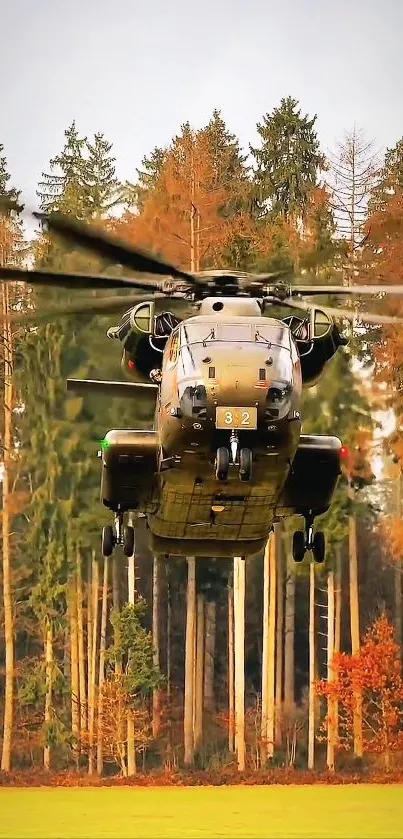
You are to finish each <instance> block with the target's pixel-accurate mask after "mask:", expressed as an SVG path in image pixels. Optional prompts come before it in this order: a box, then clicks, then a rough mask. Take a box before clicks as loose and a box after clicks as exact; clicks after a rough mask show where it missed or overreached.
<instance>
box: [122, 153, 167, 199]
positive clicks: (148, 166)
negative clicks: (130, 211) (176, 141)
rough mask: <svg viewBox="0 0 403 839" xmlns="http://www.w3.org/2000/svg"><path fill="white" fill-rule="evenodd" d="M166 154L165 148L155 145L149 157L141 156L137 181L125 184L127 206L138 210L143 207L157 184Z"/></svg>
mask: <svg viewBox="0 0 403 839" xmlns="http://www.w3.org/2000/svg"><path fill="white" fill-rule="evenodd" d="M166 155H167V151H166V149H161V148H159V147H158V146H156V147H155V149H154V150H153V151H152V152H151V154H150V156H149V157H143V159H142V161H141V165H142V168H141V169H137V170H136V171H137V176H138V178H137V183H136V184H130V183H127V184H126V187H125V192H126V201H127V203H128V205H129V206H132V207H135V208H136V209H137V210H138V211H139V212H141V211H142V209H143V208H144V204H145V202H146V200H147V197H148V195H149V193H150V192H151V191H152V190H153V189H154V188H155V186H156V185H157V182H158V178H159V176H160V174H161V170H162V167H163V165H164V163H165V159H166Z"/></svg>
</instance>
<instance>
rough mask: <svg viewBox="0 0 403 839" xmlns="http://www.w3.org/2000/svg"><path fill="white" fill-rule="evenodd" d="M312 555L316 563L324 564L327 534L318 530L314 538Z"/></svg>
mask: <svg viewBox="0 0 403 839" xmlns="http://www.w3.org/2000/svg"><path fill="white" fill-rule="evenodd" d="M312 553H313V558H314V560H315V562H324V560H325V555H326V546H325V534H324V533H322V531H321V530H318V532H317V533H315V535H314V537H313V543H312Z"/></svg>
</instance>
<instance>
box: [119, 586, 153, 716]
mask: <svg viewBox="0 0 403 839" xmlns="http://www.w3.org/2000/svg"><path fill="white" fill-rule="evenodd" d="M144 613H145V602H144V600H142V598H138V599H137V600H136V602H135V603H134V604H130V603H127V604H126V605H125V606H124V607H123V609H121V611H120V612H117V611H114V612H112V615H111V623H112V626H113V629H114V637H115V644H114V646H113V647H112V648H111V650H109V651H108V661H109V663H112V662H113V664H114V666H116V664H120V665H123V666H124V672H125V676H126V679H125V681H126V689H127V691H128V693H129V694H130V695H131V696H132V699H133V700H136V699H138V698H139V696H140V695H147V694H149V693H150V692H151V691H152V690H153V689H154V688H156V687H158V686H159V685H160V684H161V675H160V673H159V672H158V671H157V670H156V669H155V667H154V664H153V641H152V634H151V632H148V631H147V630H146V629H145V628H144V627H143V626H142V623H141V619H142V618H143V617H144Z"/></svg>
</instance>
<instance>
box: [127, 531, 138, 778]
mask: <svg viewBox="0 0 403 839" xmlns="http://www.w3.org/2000/svg"><path fill="white" fill-rule="evenodd" d="M129 524H130V526H131V527H133V520H132V518H131V517H130V520H129ZM135 550H136V549H134V551H133V554H132V556H129V560H128V565H127V593H128V594H127V599H128V602H129V603H130V604H131V605H132V606H134V603H135V599H136V564H135ZM127 774H128V775H130V776H132V775H135V774H136V745H135V737H134V712H133V710H132V709H130V710H129V711H128V714H127Z"/></svg>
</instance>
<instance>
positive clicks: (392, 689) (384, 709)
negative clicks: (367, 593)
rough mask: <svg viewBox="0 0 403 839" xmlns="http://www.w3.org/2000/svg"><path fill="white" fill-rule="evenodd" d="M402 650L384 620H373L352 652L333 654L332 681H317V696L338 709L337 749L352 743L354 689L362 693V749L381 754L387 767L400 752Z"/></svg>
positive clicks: (402, 746)
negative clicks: (394, 753)
mask: <svg viewBox="0 0 403 839" xmlns="http://www.w3.org/2000/svg"><path fill="white" fill-rule="evenodd" d="M400 655H401V650H400V647H399V645H398V644H397V643H396V642H395V640H394V629H393V627H392V626H391V625H390V624H389V622H388V620H387V618H386V617H385V616H382V617H380V618H378V619H377V620H376V621H375V622H374V624H373V626H372V627H371V628H370V629H369V631H368V632H367V634H366V636H365V638H364V643H363V645H362V647H361V650H360V652H359V653H358V654H356V655H350V654H347V653H339V654H337V655H335V656H334V659H333V669H334V672H335V679H334V681H332V682H327V681H325V680H322V681H319V682H318V683H317V685H316V690H317V693H318V695H319V696H325V697H332V698H333V699H334V700H336V701H337V703H338V709H339V742H338V746H339V748H344V749H349V748H351V745H352V742H353V712H354V708H355V697H356V695H357V693H359V695H360V696H362V715H363V735H364V750H365V751H366V752H367V753H372V754H381V755H382V756H383V758H384V761H385V766H386V768H389V766H390V754H391V752H392V751H401V750H403V679H402V675H401V661H400Z"/></svg>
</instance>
